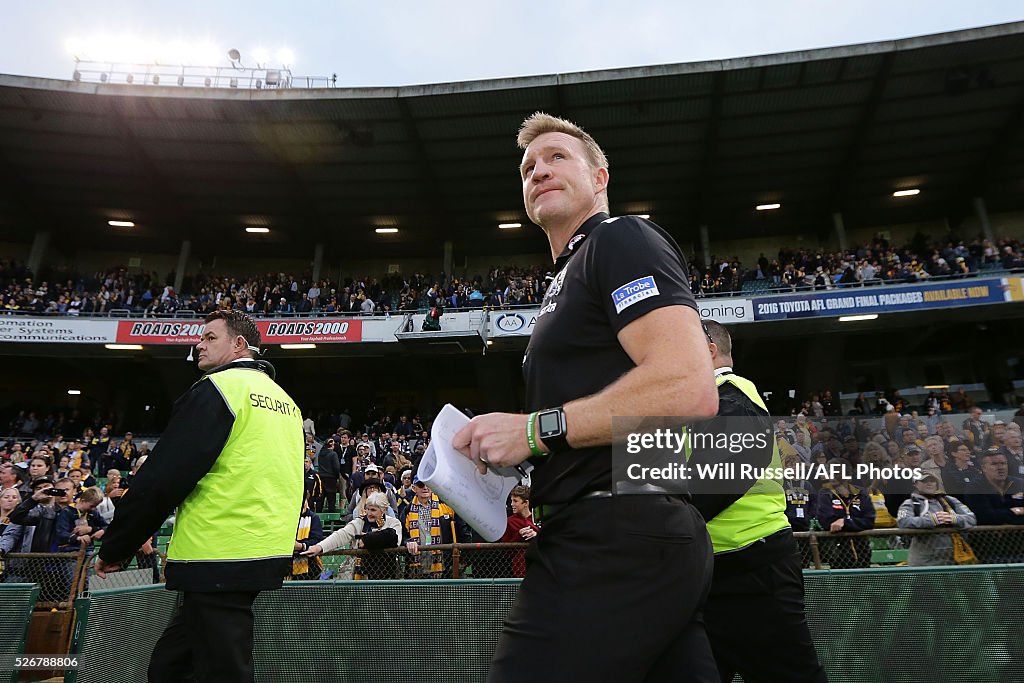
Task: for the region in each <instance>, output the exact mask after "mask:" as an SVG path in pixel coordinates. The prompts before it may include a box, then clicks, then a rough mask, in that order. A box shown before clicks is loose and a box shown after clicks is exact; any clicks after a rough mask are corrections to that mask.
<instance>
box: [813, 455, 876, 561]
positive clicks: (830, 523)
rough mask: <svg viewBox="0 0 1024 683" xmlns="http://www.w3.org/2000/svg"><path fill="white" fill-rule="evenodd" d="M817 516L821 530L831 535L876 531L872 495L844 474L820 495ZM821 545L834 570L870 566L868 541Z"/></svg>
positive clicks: (845, 540)
mask: <svg viewBox="0 0 1024 683" xmlns="http://www.w3.org/2000/svg"><path fill="white" fill-rule="evenodd" d="M830 464H833V463H830ZM837 464H838V463H837ZM847 466H849V465H848V464H847ZM817 517H818V523H819V524H821V528H822V529H826V530H828V531H831V532H832V533H839V532H845V531H865V530H867V529H874V528H875V506H874V504H873V503H872V502H871V496H870V494H869V493H868V491H867V490H866V489H862V488H860V487H858V486H856V485H854V484H853V483H852V482H850V481H848V480H846V479H845V478H843V477H842V475H840V476H839V477H837V478H836V479H833V480H831V481H829V482H828V483H827V484H825V485H824V486H823V487H822V489H821V491H819V492H818V505H817ZM822 545H823V546H824V548H825V549H826V551H827V556H828V558H829V564H830V565H831V566H832V568H833V569H849V568H853V567H867V566H868V565H869V564H871V545H870V543H869V542H868V539H866V538H834V539H833V538H828V539H824V543H823V544H822Z"/></svg>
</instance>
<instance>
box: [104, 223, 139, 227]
mask: <svg viewBox="0 0 1024 683" xmlns="http://www.w3.org/2000/svg"><path fill="white" fill-rule="evenodd" d="M107 225H109V226H110V227H112V228H134V227H135V223H134V222H132V221H107Z"/></svg>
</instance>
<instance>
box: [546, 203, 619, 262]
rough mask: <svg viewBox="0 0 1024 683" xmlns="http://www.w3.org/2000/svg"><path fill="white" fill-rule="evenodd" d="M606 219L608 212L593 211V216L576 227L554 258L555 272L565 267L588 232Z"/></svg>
mask: <svg viewBox="0 0 1024 683" xmlns="http://www.w3.org/2000/svg"><path fill="white" fill-rule="evenodd" d="M606 220H608V214H606V213H604V212H603V211H602V212H601V213H595V214H594V215H593V216H591V217H590V218H588V219H587V220H585V221H583V225H581V226H580V227H579V228H577V230H576V232H574V233H573V234H572V237H570V238H569V242H568V243H567V244H566V245H565V249H563V250H562V253H561V254H559V255H558V258H557V259H555V273H558V272H559V271H561V270H562V268H565V264H566V263H568V262H569V259H570V258H572V255H573V254H575V253H576V251H577V250H578V249H579V247H580V245H581V244H583V241H584V240H585V239H587V237H589V236H590V233H591V232H593V231H594V228H596V227H597V226H599V225H601V223H604V222H605V221H606Z"/></svg>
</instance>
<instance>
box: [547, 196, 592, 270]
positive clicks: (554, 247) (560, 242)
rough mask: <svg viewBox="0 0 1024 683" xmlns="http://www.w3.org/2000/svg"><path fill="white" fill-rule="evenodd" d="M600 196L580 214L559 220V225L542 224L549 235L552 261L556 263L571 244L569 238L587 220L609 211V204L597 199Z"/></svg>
mask: <svg viewBox="0 0 1024 683" xmlns="http://www.w3.org/2000/svg"><path fill="white" fill-rule="evenodd" d="M598 198H599V196H598V197H595V198H594V199H595V201H594V204H593V205H592V206H590V207H588V208H587V209H586V210H585V211H581V212H580V213H579V214H576V215H574V216H571V217H569V218H566V219H564V220H561V221H559V222H558V224H557V225H542V226H541V228H542V229H543V230H544V232H545V233H546V234H547V236H548V245H549V246H550V247H551V262H552V263H554V262H555V261H557V260H558V257H559V256H561V255H562V252H563V251H565V246H566V245H567V244H569V240H570V239H572V236H573V235H574V234H575V233H576V231H577V230H579V229H580V228H581V227H582V226H583V224H584V223H586V222H587V220H588V219H589V218H590V217H591V216H593V215H595V214H598V213H608V206H607V205H606V204H604V203H603V202H599V201H597V200H598Z"/></svg>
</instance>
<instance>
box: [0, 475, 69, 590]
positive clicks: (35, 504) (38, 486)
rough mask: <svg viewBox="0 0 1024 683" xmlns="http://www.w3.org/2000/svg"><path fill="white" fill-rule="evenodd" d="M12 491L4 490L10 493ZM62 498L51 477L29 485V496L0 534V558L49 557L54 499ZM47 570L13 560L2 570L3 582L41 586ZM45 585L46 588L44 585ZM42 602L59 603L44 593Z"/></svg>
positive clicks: (11, 515) (54, 518)
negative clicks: (30, 488)
mask: <svg viewBox="0 0 1024 683" xmlns="http://www.w3.org/2000/svg"><path fill="white" fill-rule="evenodd" d="M10 490H13V489H5V492H6V491H10ZM55 494H56V495H60V496H64V495H65V491H64V490H63V489H57V488H54V485H53V477H51V476H43V477H39V478H38V479H36V480H35V481H33V482H32V495H31V496H30V497H29V498H27V499H25V500H24V501H22V502H20V503H19V504H18V505H17V507H15V508H14V509H13V510H11V512H10V519H9V523H8V524H7V526H6V527H5V528H4V530H3V534H0V557H2V556H4V555H7V553H48V552H50V549H51V547H52V546H51V544H52V542H53V531H54V524H55V521H56V518H57V508H56V506H55V505H54V503H53V500H54V499H53V496H54V495H55ZM45 580H46V570H45V568H44V567H43V565H42V564H38V563H36V564H33V563H31V562H28V561H26V560H12V561H9V562H8V563H7V566H6V569H5V581H7V582H9V583H39V584H44V581H45ZM44 585H46V584H44ZM40 599H41V600H51V599H58V600H59V599H60V598H59V597H56V598H55V596H53V595H52V594H51V593H50V591H49V590H48V589H47V592H46V597H43V596H40Z"/></svg>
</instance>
